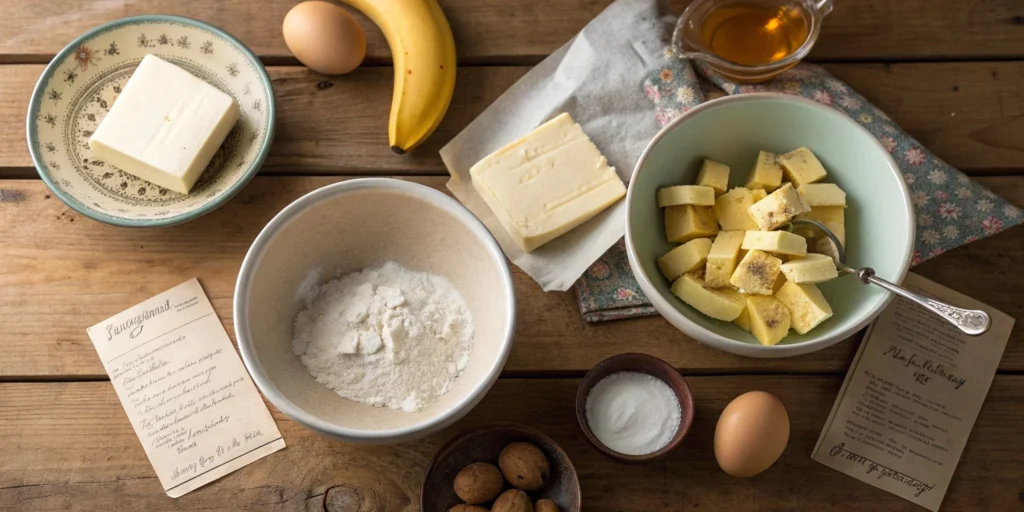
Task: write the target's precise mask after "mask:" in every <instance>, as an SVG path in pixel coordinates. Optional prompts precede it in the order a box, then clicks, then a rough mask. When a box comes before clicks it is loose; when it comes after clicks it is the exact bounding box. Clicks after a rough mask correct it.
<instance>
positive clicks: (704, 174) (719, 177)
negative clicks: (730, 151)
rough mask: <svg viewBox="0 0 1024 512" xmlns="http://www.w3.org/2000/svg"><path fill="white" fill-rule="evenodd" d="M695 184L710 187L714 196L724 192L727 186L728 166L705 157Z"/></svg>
mask: <svg viewBox="0 0 1024 512" xmlns="http://www.w3.org/2000/svg"><path fill="white" fill-rule="evenodd" d="M697 185H700V186H702V187H711V188H712V189H714V191H715V195H716V196H720V195H722V194H724V193H725V191H726V189H728V188H729V166H728V165H725V164H720V163H718V162H716V161H714V160H708V159H705V160H704V163H703V164H701V166H700V172H699V173H698V174H697Z"/></svg>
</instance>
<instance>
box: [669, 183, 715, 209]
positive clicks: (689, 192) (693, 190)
mask: <svg viewBox="0 0 1024 512" xmlns="http://www.w3.org/2000/svg"><path fill="white" fill-rule="evenodd" d="M684 204H693V205H697V206H713V205H714V204H715V189H713V188H711V187H698V186H697V185H679V186H676V187H665V188H662V189H658V206H661V207H663V208H664V207H666V206H679V205H684Z"/></svg>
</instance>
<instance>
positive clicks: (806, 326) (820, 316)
mask: <svg viewBox="0 0 1024 512" xmlns="http://www.w3.org/2000/svg"><path fill="white" fill-rule="evenodd" d="M775 298H776V299H778V300H779V301H780V302H782V303H783V304H785V305H786V307H787V308H789V313H790V317H791V326H792V327H793V330H794V331H796V332H797V333H799V334H807V333H808V332H810V330H811V329H814V328H815V327H817V326H818V325H821V323H822V322H824V321H825V320H828V319H829V318H830V317H831V316H832V306H830V305H829V304H828V301H826V300H825V296H824V295H822V294H821V290H819V289H818V287H817V286H815V285H813V284H797V283H793V282H790V281H786V284H784V285H782V288H780V289H779V291H778V292H777V293H776V294H775Z"/></svg>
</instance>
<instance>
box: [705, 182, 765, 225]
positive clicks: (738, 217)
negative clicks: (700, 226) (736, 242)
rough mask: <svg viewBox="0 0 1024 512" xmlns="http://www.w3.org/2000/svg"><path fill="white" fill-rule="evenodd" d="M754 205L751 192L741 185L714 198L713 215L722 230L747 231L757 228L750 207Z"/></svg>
mask: <svg viewBox="0 0 1024 512" xmlns="http://www.w3.org/2000/svg"><path fill="white" fill-rule="evenodd" d="M753 205H754V199H753V194H751V192H750V190H748V189H745V188H743V187H737V188H734V189H732V190H730V191H728V192H726V193H725V194H722V195H721V196H718V199H715V206H714V211H715V216H716V217H717V218H718V225H719V226H721V227H722V230H724V231H747V230H750V229H757V224H756V223H754V218H753V217H751V216H750V207H751V206H753Z"/></svg>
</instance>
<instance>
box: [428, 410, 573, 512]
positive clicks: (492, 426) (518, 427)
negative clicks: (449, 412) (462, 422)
mask: <svg viewBox="0 0 1024 512" xmlns="http://www.w3.org/2000/svg"><path fill="white" fill-rule="evenodd" d="M500 430H512V431H515V432H522V433H526V434H527V435H530V436H533V437H536V438H538V439H541V440H543V441H544V442H546V443H548V444H550V445H551V446H553V447H554V448H555V451H556V452H558V454H559V455H560V456H561V457H562V459H563V460H565V467H566V469H568V471H567V472H566V473H567V474H568V475H571V477H572V480H573V482H574V483H575V484H576V485H574V486H573V487H575V489H576V493H575V494H576V503H579V504H580V510H582V509H583V495H582V489H581V486H580V477H579V472H578V471H577V470H576V465H575V464H573V463H572V457H569V453H568V452H566V451H565V448H562V446H561V445H560V444H558V443H557V442H555V440H554V439H552V438H551V436H549V435H547V434H545V433H544V432H541V431H540V430H538V429H536V428H533V427H530V426H528V425H523V424H522V423H514V422H508V421H499V422H494V423H488V424H486V425H484V426H482V427H477V428H471V429H468V430H463V431H461V432H459V433H458V434H455V435H454V436H452V437H451V439H448V440H447V441H445V442H444V444H442V445H441V447H440V448H438V449H437V451H436V452H434V456H433V457H431V458H430V462H429V463H428V464H427V469H425V470H424V471H423V480H422V482H420V510H426V508H425V505H426V503H424V500H425V499H426V498H425V497H426V488H427V481H428V480H429V477H430V475H431V474H432V473H433V472H434V471H435V470H436V469H437V466H438V464H439V463H440V461H441V455H442V454H445V452H447V451H448V450H451V449H452V448H453V447H454V446H455V445H456V444H458V443H460V442H463V441H465V440H466V438H468V437H471V436H478V435H483V434H486V433H488V432H492V431H500ZM538 448H540V447H539V446H538ZM495 458H497V455H495ZM479 462H486V461H479ZM494 465H495V466H497V464H494ZM549 483H550V482H549ZM511 488H515V487H511ZM502 492H504V490H503V491H502ZM567 512H571V511H567Z"/></svg>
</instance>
